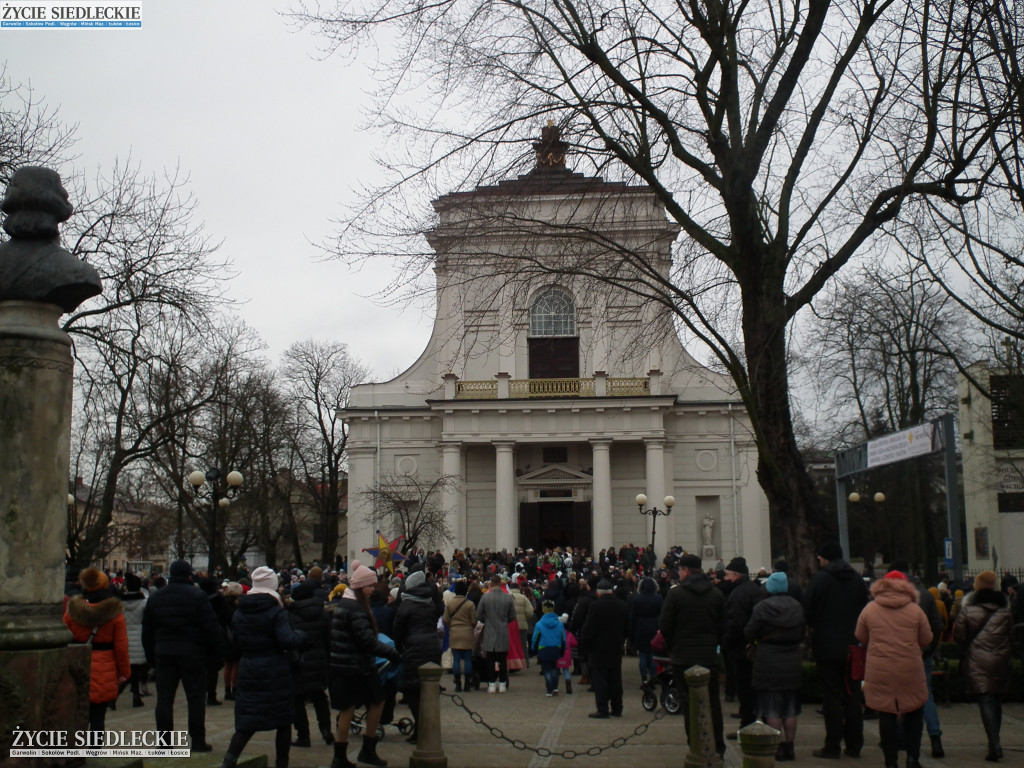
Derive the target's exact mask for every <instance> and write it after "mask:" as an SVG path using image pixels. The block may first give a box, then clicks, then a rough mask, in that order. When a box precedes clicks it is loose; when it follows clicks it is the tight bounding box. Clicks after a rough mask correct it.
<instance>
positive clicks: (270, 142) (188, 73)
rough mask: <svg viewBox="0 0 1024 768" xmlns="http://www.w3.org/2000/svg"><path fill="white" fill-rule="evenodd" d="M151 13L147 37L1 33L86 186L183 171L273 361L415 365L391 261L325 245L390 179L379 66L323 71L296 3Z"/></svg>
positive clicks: (409, 318)
mask: <svg viewBox="0 0 1024 768" xmlns="http://www.w3.org/2000/svg"><path fill="white" fill-rule="evenodd" d="M141 6H142V27H141V29H31V30H29V29H6V28H5V29H0V63H2V62H6V65H7V76H8V78H9V79H10V80H11V81H12V82H13V83H30V84H31V86H32V88H33V91H34V94H35V96H36V98H43V99H45V100H46V103H47V104H48V105H50V106H53V107H59V109H60V116H61V118H62V119H63V120H64V121H65V122H67V123H77V124H78V143H77V145H76V151H77V153H78V155H79V158H78V160H77V161H76V162H75V167H76V168H78V169H79V170H81V171H83V172H84V173H85V174H86V176H87V177H90V176H94V175H95V170H96V169H97V168H99V167H103V168H110V166H112V165H113V163H114V160H115V158H121V159H125V158H127V157H129V155H130V156H131V158H132V159H133V160H134V161H136V162H138V163H139V164H140V165H141V167H142V169H143V171H144V172H146V173H147V174H151V173H160V172H162V171H163V170H164V169H173V168H174V167H175V166H176V165H178V164H179V163H180V166H181V168H182V170H183V171H184V172H186V173H187V174H189V176H190V178H191V183H190V188H191V189H192V190H193V191H194V193H195V195H196V197H197V198H198V200H199V216H200V218H201V219H202V220H203V221H205V224H206V232H207V233H208V234H209V235H210V236H211V238H212V239H214V240H223V246H222V250H221V254H222V255H224V256H226V257H228V258H230V259H231V260H232V261H233V262H234V264H235V266H236V268H237V270H238V271H239V273H240V274H239V276H238V277H237V278H236V279H235V280H234V281H233V284H232V286H233V287H232V289H231V293H232V295H233V296H234V297H235V298H236V299H238V300H240V301H244V302H246V303H245V304H244V306H242V307H241V308H240V312H241V315H242V317H243V318H244V319H245V320H246V321H247V322H248V323H249V324H250V325H251V326H253V327H254V328H255V329H256V330H257V331H258V332H259V333H260V335H261V336H263V338H264V339H265V340H266V342H267V343H268V344H269V350H268V355H269V356H270V357H271V359H272V360H274V361H277V360H278V359H279V357H280V354H281V352H283V351H284V349H285V348H286V347H287V346H288V345H289V344H291V343H292V342H295V341H299V340H302V339H306V338H311V337H312V338H317V339H323V340H339V341H343V342H345V343H347V344H348V345H349V347H350V349H351V351H352V352H353V353H354V355H355V356H356V357H357V358H359V359H361V360H362V361H363V362H365V363H367V364H368V365H369V366H370V367H371V368H372V369H373V370H374V372H375V374H376V376H375V378H377V379H380V378H384V377H386V376H389V375H391V374H393V373H396V372H398V371H400V370H403V369H405V368H406V367H408V366H409V365H411V364H412V363H413V362H414V361H415V359H416V357H417V356H418V355H419V353H420V352H421V351H422V349H423V347H424V346H425V345H426V341H427V338H428V336H429V331H430V322H431V320H430V318H429V317H424V315H423V310H422V308H421V307H414V308H410V309H408V310H406V311H404V312H401V313H399V312H397V311H396V310H395V309H393V308H383V307H380V306H377V305H376V304H375V303H374V302H372V301H371V300H369V299H367V298H364V297H365V296H368V295H370V294H372V293H374V292H375V291H378V290H380V289H381V288H383V287H384V286H385V285H386V284H387V275H386V269H387V267H386V265H384V264H375V265H372V266H371V267H368V268H364V269H362V270H361V271H359V272H353V271H351V270H350V269H349V268H348V267H346V266H345V265H343V264H341V263H339V262H336V261H334V262H326V263H325V262H323V261H321V260H320V252H319V251H318V249H317V248H316V247H315V246H314V245H313V244H312V243H316V242H321V241H323V240H324V239H325V238H327V237H329V236H330V234H331V233H332V231H333V225H332V223H331V220H332V219H333V218H336V217H338V216H340V215H341V213H342V211H343V205H344V203H345V201H346V200H349V199H351V190H352V189H354V188H356V187H358V186H359V184H360V181H361V180H363V181H365V180H366V179H367V178H370V177H372V174H374V173H375V167H374V165H373V163H372V161H371V156H372V154H373V152H374V149H375V141H378V139H377V138H376V137H375V136H373V135H369V134H365V133H363V132H361V131H360V130H359V125H360V122H361V118H362V116H363V108H364V106H365V105H367V104H368V102H369V98H368V97H367V95H366V93H367V91H368V90H371V89H372V88H373V81H372V79H371V76H370V73H369V72H368V71H367V69H366V68H365V67H363V66H361V65H359V64H348V63H346V62H344V61H342V60H341V59H327V60H321V59H320V57H319V52H318V48H319V43H320V42H321V41H320V40H318V39H317V38H316V37H315V36H313V35H312V34H309V33H305V32H297V31H295V30H294V28H293V27H292V25H291V24H290V22H289V21H288V20H287V19H286V18H284V17H283V16H282V15H281V13H282V12H285V11H287V10H288V5H287V3H286V2H271V1H270V0H266V1H264V0H161V1H160V2H155V1H154V0H141ZM72 202H74V201H72Z"/></svg>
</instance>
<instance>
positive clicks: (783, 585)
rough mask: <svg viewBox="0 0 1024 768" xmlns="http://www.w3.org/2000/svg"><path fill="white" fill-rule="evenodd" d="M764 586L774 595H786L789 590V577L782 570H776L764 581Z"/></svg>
mask: <svg viewBox="0 0 1024 768" xmlns="http://www.w3.org/2000/svg"><path fill="white" fill-rule="evenodd" d="M764 588H765V589H767V590H768V591H769V592H771V593H772V594H773V595H784V594H786V593H787V592H789V579H788V578H786V574H784V573H783V572H782V571H776V572H775V573H773V574H772V575H771V576H769V577H768V581H766V582H765V583H764Z"/></svg>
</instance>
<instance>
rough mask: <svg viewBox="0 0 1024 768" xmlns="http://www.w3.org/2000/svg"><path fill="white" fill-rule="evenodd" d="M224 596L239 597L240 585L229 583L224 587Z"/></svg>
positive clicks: (235, 582) (234, 582)
mask: <svg viewBox="0 0 1024 768" xmlns="http://www.w3.org/2000/svg"><path fill="white" fill-rule="evenodd" d="M224 594H225V595H227V596H228V597H239V596H241V594H242V585H241V584H239V583H238V582H237V581H229V582H228V583H227V584H225V585H224Z"/></svg>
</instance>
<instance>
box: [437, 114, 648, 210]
mask: <svg viewBox="0 0 1024 768" xmlns="http://www.w3.org/2000/svg"><path fill="white" fill-rule="evenodd" d="M533 149H534V152H535V153H536V159H537V163H536V165H535V166H534V167H533V169H531V170H530V171H529V172H528V173H524V174H521V175H520V176H517V177H516V178H514V179H506V180H504V181H500V182H498V183H497V184H491V185H485V186H480V187H477V188H476V189H473V190H470V191H468V192H451V193H449V194H447V195H443V196H441V197H439V198H437V199H436V200H434V201H433V205H434V209H435V210H437V211H441V210H443V209H445V208H448V207H449V206H452V205H456V204H464V203H466V202H469V201H471V200H473V199H474V198H493V197H529V196H535V195H554V196H558V197H563V196H568V195H592V194H606V193H609V192H614V193H615V194H616V195H623V194H650V192H651V190H650V187H648V186H647V185H642V186H638V185H632V184H627V183H626V182H622V181H605V180H604V179H602V178H601V177H599V176H585V175H584V174H582V173H576V172H575V171H571V170H569V168H567V167H566V164H565V156H566V154H567V152H568V149H569V145H568V144H567V143H566V142H564V141H562V137H561V129H559V127H558V126H556V125H552V124H550V123H549V124H548V125H546V126H545V127H544V128H542V129H541V137H540V140H539V141H536V142H534V144H533Z"/></svg>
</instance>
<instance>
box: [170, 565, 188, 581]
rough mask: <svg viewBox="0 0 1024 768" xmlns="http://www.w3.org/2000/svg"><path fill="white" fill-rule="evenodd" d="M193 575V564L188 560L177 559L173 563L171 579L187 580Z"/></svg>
mask: <svg viewBox="0 0 1024 768" xmlns="http://www.w3.org/2000/svg"><path fill="white" fill-rule="evenodd" d="M191 577H192V566H191V565H189V563H188V560H175V561H174V562H173V563H171V579H173V580H174V581H187V580H188V579H190V578H191Z"/></svg>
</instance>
